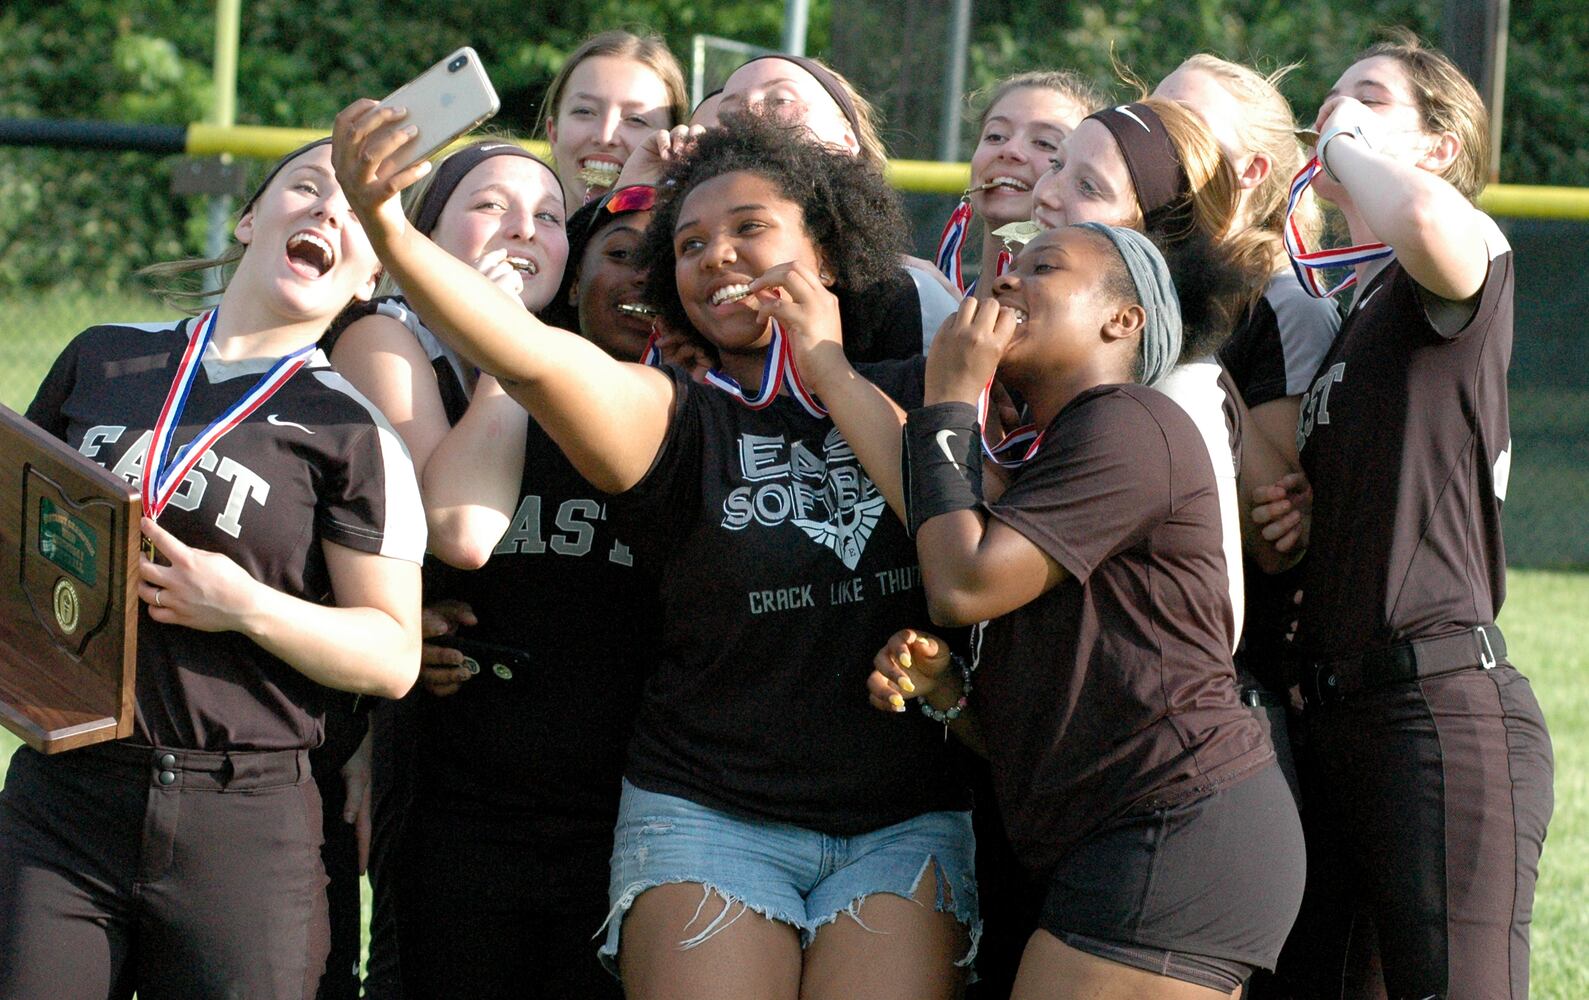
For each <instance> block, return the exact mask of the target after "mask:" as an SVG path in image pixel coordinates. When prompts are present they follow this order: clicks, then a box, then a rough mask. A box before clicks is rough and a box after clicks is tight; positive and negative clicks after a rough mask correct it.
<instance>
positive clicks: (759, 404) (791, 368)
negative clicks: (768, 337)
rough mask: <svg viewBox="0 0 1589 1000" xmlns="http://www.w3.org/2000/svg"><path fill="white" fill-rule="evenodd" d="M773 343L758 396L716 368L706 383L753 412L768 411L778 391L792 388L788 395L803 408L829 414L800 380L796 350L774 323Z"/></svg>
mask: <svg viewBox="0 0 1589 1000" xmlns="http://www.w3.org/2000/svg"><path fill="white" fill-rule="evenodd" d="M771 327H772V341H771V342H770V343H769V344H768V345H767V360H766V361H765V362H764V363H763V365H762V371H761V388H760V389H757V390H756V392H755V393H747V392H746V391H745V389H744V387H743V386H741V385H740V384H739V381H738V380H737V379H735V378H734V376H732V375H730V374H728V373H727V372H725V371H721V370H720V369H717V368H713V369H712V370H711V371H709V372H707V373H706V381H708V382H710V383H711V384H713V385H715V386H717V387H718V388H719V389H721V390H723V391H724V392H726V393H728V394H729V395H730V396H733V397H734V398H735V399H738V400H739V401H740V402H741V403H744V404H745V405H746V406H747V407H749V408H750V409H752V410H762V409H766V408H767V407H768V406H771V405H772V401H773V400H775V399H777V398H778V391H779V390H780V389H782V388H783V387H784V385H786V384H787V385H788V386H789V394H790V395H791V396H793V397H794V398H795V402H797V403H799V404H800V407H801V409H803V410H805V411H806V412H807V413H809V414H810V415H811V416H813V417H816V418H818V419H821V418H823V417H826V416H827V415H828V411H827V408H826V407H824V406H823V405H822V403H821V401H819V400H818V399H817V397H816V396H815V395H814V394H813V393H812V392H811V390H810V389H807V388H806V385H805V382H804V381H802V380H801V378H800V372H799V371H798V370H797V369H796V368H795V361H794V348H793V346H791V345H790V343H789V338H788V337H787V336H785V335H784V332H783V327H781V326H779V325H778V321H777V320H773V321H772V323H771Z"/></svg>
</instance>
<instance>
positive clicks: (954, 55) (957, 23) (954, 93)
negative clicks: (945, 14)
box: [938, 0, 971, 161]
mask: <svg viewBox="0 0 1589 1000" xmlns="http://www.w3.org/2000/svg"><path fill="white" fill-rule="evenodd" d="M950 17H951V18H952V20H951V21H950V25H949V50H948V51H947V52H946V53H945V54H944V62H945V63H947V64H948V65H947V68H946V69H945V71H944V85H943V127H942V131H941V132H940V133H939V137H938V159H940V160H944V161H952V160H955V159H957V158H958V157H959V155H960V98H961V95H962V94H963V93H964V91H965V89H966V49H967V48H969V47H970V45H971V0H954V11H953V12H952V13H951V14H950Z"/></svg>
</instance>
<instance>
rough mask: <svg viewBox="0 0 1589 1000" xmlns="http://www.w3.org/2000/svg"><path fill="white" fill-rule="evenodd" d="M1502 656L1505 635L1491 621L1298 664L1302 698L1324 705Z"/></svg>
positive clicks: (1487, 665)
mask: <svg viewBox="0 0 1589 1000" xmlns="http://www.w3.org/2000/svg"><path fill="white" fill-rule="evenodd" d="M1505 659H1506V638H1505V637H1504V636H1502V635H1501V630H1500V629H1499V628H1497V627H1496V626H1494V625H1478V626H1474V627H1473V628H1470V629H1468V630H1467V631H1465V632H1458V633H1456V634H1455V635H1445V636H1441V637H1440V638H1438V639H1415V640H1413V641H1412V642H1403V643H1398V644H1396V645H1394V646H1387V647H1386V648H1384V649H1375V650H1371V651H1370V652H1367V653H1359V654H1358V655H1356V656H1345V657H1342V658H1341V659H1338V660H1324V661H1320V662H1316V663H1304V664H1303V666H1302V680H1301V685H1300V686H1301V688H1302V700H1303V702H1304V703H1305V704H1306V705H1308V707H1310V708H1311V707H1314V706H1318V705H1328V704H1331V703H1333V702H1337V701H1340V700H1341V699H1342V698H1349V697H1351V696H1352V695H1354V694H1356V693H1358V692H1359V691H1363V690H1365V689H1367V688H1375V687H1383V686H1384V685H1387V684H1401V683H1405V682H1407V681H1416V680H1421V679H1423V678H1426V677H1436V676H1439V675H1440V674H1449V673H1454V672H1455V671H1458V670H1491V669H1493V668H1494V667H1495V665H1496V664H1498V663H1500V662H1501V661H1503V660H1505Z"/></svg>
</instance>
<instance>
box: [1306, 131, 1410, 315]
mask: <svg viewBox="0 0 1589 1000" xmlns="http://www.w3.org/2000/svg"><path fill="white" fill-rule="evenodd" d="M1322 169H1323V167H1322V165H1321V164H1320V163H1319V159H1318V157H1316V156H1315V157H1314V158H1313V159H1311V160H1309V161H1308V162H1307V165H1306V166H1304V167H1303V168H1302V169H1301V170H1299V171H1297V175H1296V176H1295V177H1293V178H1291V192H1290V195H1289V196H1288V197H1287V199H1286V222H1285V228H1284V230H1283V231H1282V233H1281V238H1282V239H1283V240H1284V241H1285V247H1286V256H1288V257H1290V258H1291V269H1292V270H1293V271H1295V272H1296V275H1297V281H1299V282H1301V284H1302V288H1303V290H1304V291H1306V292H1307V293H1308V294H1309V295H1311V296H1313V297H1314V298H1316V299H1327V298H1330V297H1331V296H1334V295H1338V294H1340V293H1341V292H1344V291H1346V290H1347V289H1348V288H1351V287H1352V286H1353V285H1355V284H1357V275H1356V274H1352V275H1351V276H1349V277H1348V278H1347V279H1346V280H1345V281H1342V282H1341V283H1340V284H1338V285H1336V286H1335V287H1334V288H1329V289H1326V288H1325V285H1324V280H1323V278H1322V276H1321V275H1320V274H1319V273H1318V272H1320V271H1323V270H1325V269H1327V268H1343V267H1344V268H1352V267H1356V266H1357V265H1358V264H1367V263H1369V262H1370V261H1375V260H1382V259H1384V258H1386V257H1392V256H1394V255H1395V253H1396V251H1395V250H1393V249H1391V248H1390V247H1389V246H1386V245H1385V244H1384V243H1359V244H1357V245H1356V246H1349V247H1340V248H1338V249H1333V250H1309V249H1308V248H1307V245H1306V244H1305V243H1304V242H1303V240H1302V232H1301V230H1299V229H1298V228H1297V224H1296V219H1295V218H1294V216H1295V213H1296V210H1297V204H1298V202H1300V201H1301V200H1302V193H1303V192H1304V191H1306V190H1307V189H1308V185H1309V184H1312V183H1313V178H1314V177H1316V176H1317V175H1318V173H1319V171H1320V170H1322Z"/></svg>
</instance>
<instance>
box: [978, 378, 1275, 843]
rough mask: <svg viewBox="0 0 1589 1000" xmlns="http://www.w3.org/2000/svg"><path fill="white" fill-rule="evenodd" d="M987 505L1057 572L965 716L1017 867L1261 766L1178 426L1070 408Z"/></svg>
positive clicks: (1132, 405) (1011, 625)
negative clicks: (973, 716) (979, 736)
mask: <svg viewBox="0 0 1589 1000" xmlns="http://www.w3.org/2000/svg"><path fill="white" fill-rule="evenodd" d="M1043 440H1044V444H1043V447H1042V449H1041V450H1040V451H1038V453H1037V455H1036V456H1034V457H1033V458H1032V460H1031V461H1030V462H1028V463H1027V464H1026V465H1025V466H1023V467H1022V468H1021V469H1020V471H1019V472H1018V473H1017V474H1016V476H1015V480H1014V482H1012V483H1011V484H1010V487H1009V489H1008V490H1007V491H1005V493H1004V495H1003V496H1002V497H1000V498H999V500H998V501H997V502H996V503H994V504H993V505H992V506H991V507H989V508H988V513H989V514H990V516H992V517H993V518H996V519H998V520H1000V521H1003V522H1004V523H1005V524H1007V525H1009V526H1010V527H1012V528H1014V529H1015V530H1017V531H1019V532H1020V533H1021V534H1022V535H1025V536H1026V537H1027V538H1028V539H1030V540H1031V541H1032V542H1033V543H1034V544H1035V545H1037V546H1038V547H1039V548H1041V549H1042V550H1043V551H1044V552H1045V553H1047V554H1048V555H1049V556H1050V557H1052V558H1053V559H1054V560H1055V561H1056V562H1058V563H1059V564H1060V566H1062V567H1064V569H1065V571H1066V573H1067V574H1068V575H1067V576H1066V578H1065V579H1064V580H1063V581H1062V582H1061V583H1060V584H1059V586H1057V587H1055V588H1053V589H1052V590H1050V591H1048V592H1047V593H1046V594H1044V595H1042V596H1041V597H1039V598H1037V599H1036V600H1034V601H1032V602H1031V603H1029V604H1027V605H1025V606H1024V607H1021V608H1018V609H1016V610H1015V611H1012V612H1010V613H1009V614H1007V615H1004V616H1003V617H1001V618H997V619H994V620H993V621H990V622H988V623H987V624H986V625H985V626H984V628H983V633H982V641H981V644H980V650H979V655H978V657H977V670H976V673H975V675H974V679H973V687H972V694H971V698H972V702H973V704H974V705H975V706H976V708H977V710H978V713H979V717H980V719H981V720H982V731H983V733H984V735H985V738H986V740H987V745H988V751H989V758H990V761H991V763H992V766H993V776H994V787H995V790H996V792H997V795H998V799H999V810H1000V812H1001V814H1002V815H1003V817H1004V822H1005V826H1006V828H1007V829H1008V831H1009V836H1010V842H1011V844H1012V845H1013V846H1014V848H1015V851H1016V855H1017V857H1019V858H1020V859H1021V861H1022V862H1023V863H1024V864H1025V865H1027V866H1028V867H1029V868H1030V869H1032V870H1033V871H1038V872H1042V871H1046V870H1048V869H1050V868H1051V867H1052V866H1053V865H1054V864H1056V863H1057V862H1058V861H1060V860H1061V859H1062V858H1063V857H1064V856H1065V855H1066V853H1067V852H1069V851H1070V850H1071V849H1072V848H1074V847H1075V846H1076V845H1077V844H1078V843H1079V842H1080V841H1081V840H1083V839H1085V838H1086V836H1087V835H1088V834H1089V833H1090V832H1091V831H1093V830H1095V829H1097V828H1098V826H1100V825H1101V824H1103V823H1105V822H1106V821H1108V820H1110V819H1112V818H1114V817H1117V816H1120V815H1123V814H1126V813H1128V812H1131V811H1134V810H1138V809H1149V808H1161V807H1164V806H1168V805H1173V804H1175V803H1178V802H1183V801H1189V800H1191V799H1193V798H1196V797H1198V796H1200V795H1203V794H1206V793H1208V792H1209V791H1211V790H1213V789H1215V788H1216V787H1218V786H1220V785H1222V784H1226V783H1229V782H1233V781H1236V780H1239V779H1240V778H1242V777H1243V776H1245V775H1248V774H1250V773H1252V772H1253V771H1254V770H1255V769H1256V768H1258V767H1259V766H1261V765H1263V764H1264V763H1266V762H1268V761H1269V760H1271V759H1272V758H1273V751H1272V750H1271V749H1270V747H1269V744H1268V742H1267V741H1266V740H1265V739H1264V737H1263V733H1262V731H1261V730H1260V729H1259V728H1258V724H1257V723H1256V722H1255V721H1254V720H1253V718H1252V715H1251V713H1249V712H1248V711H1247V709H1246V708H1244V707H1243V706H1242V705H1241V703H1240V701H1239V700H1238V698H1237V693H1236V678H1235V672H1234V670H1233V668H1232V666H1231V659H1230V633H1229V623H1230V616H1231V609H1230V592H1229V586H1228V578H1227V575H1226V572H1225V557H1224V552H1223V547H1222V531H1221V525H1220V510H1219V494H1218V488H1217V487H1216V485H1215V482H1214V476H1213V471H1212V469H1211V468H1210V466H1209V461H1208V454H1207V449H1206V447H1205V445H1204V443H1203V438H1202V435H1201V434H1200V432H1199V431H1198V429H1197V427H1196V426H1195V425H1194V424H1193V423H1192V421H1191V419H1190V418H1189V417H1188V416H1187V415H1186V412H1185V411H1184V410H1182V409H1181V407H1180V406H1178V405H1177V404H1176V403H1174V402H1173V401H1171V400H1170V399H1169V398H1168V397H1166V396H1164V395H1162V394H1160V393H1158V392H1156V391H1154V390H1152V389H1147V388H1143V387H1141V386H1134V385H1110V386H1099V387H1096V388H1093V389H1089V390H1087V391H1086V392H1083V393H1081V394H1080V395H1078V396H1077V397H1076V398H1075V399H1073V400H1072V401H1071V402H1070V403H1069V404H1067V405H1066V407H1065V409H1064V410H1062V411H1061V412H1060V413H1059V415H1058V416H1056V417H1055V418H1054V421H1053V423H1051V424H1050V425H1049V427H1048V431H1047V433H1046V434H1045V435H1044V439H1043Z"/></svg>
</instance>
